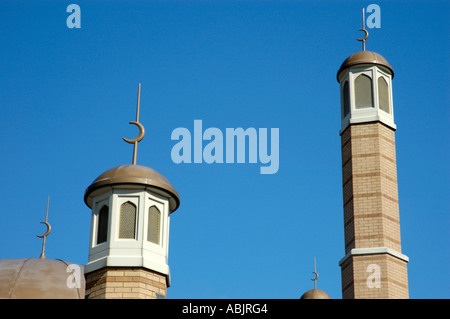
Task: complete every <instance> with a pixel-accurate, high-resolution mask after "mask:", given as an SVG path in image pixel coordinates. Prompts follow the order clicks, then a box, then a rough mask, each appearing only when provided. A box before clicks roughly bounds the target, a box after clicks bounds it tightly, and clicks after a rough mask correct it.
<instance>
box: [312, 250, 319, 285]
mask: <svg viewBox="0 0 450 319" xmlns="http://www.w3.org/2000/svg"><path fill="white" fill-rule="evenodd" d="M313 274H315V275H316V277H315V278H311V280H312V281H314V289H317V279H318V278H319V274H318V273H317V271H316V257H314V271H313Z"/></svg>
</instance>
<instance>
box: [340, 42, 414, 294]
mask: <svg viewBox="0 0 450 319" xmlns="http://www.w3.org/2000/svg"><path fill="white" fill-rule="evenodd" d="M393 76H394V72H393V69H392V67H391V66H390V65H389V64H388V62H387V61H386V60H385V59H384V58H383V57H382V56H381V55H379V54H377V53H375V52H369V51H361V52H357V53H355V54H353V55H351V56H350V57H349V58H347V59H346V60H345V61H344V63H343V64H342V66H341V68H340V69H339V71H338V75H337V77H338V81H339V83H340V88H341V121H342V122H341V123H342V128H341V132H340V135H341V149H342V183H343V205H344V228H345V256H344V257H343V258H342V260H341V261H340V262H339V264H340V266H341V273H342V296H343V298H344V299H346V298H371V299H372V298H408V276H407V262H408V257H407V256H405V255H403V254H402V253H401V241H400V220H399V204H398V190H397V168H396V152H395V130H396V126H395V124H394V113H393V103H392V102H393V100H392V78H393Z"/></svg>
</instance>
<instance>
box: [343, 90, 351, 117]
mask: <svg viewBox="0 0 450 319" xmlns="http://www.w3.org/2000/svg"><path fill="white" fill-rule="evenodd" d="M342 97H343V107H344V109H343V112H344V114H343V117H346V116H347V114H348V113H349V112H350V88H349V87H348V81H345V83H344V87H343V92H342Z"/></svg>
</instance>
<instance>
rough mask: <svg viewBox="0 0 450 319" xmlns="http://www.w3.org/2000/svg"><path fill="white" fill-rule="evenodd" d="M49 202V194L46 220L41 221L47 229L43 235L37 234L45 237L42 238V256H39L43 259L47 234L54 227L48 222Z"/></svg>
mask: <svg viewBox="0 0 450 319" xmlns="http://www.w3.org/2000/svg"><path fill="white" fill-rule="evenodd" d="M49 203H50V196H48V198H47V212H46V213H45V222H41V224H44V225H45V226H47V230H46V231H45V233H44V234H42V235H36V236H37V237H39V238H43V240H42V252H41V256H40V257H39V258H41V259H45V239H46V238H47V236H48V235H49V234H50V232H51V231H52V227H51V226H50V224H49V222H48V205H49Z"/></svg>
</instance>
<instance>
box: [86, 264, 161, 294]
mask: <svg viewBox="0 0 450 319" xmlns="http://www.w3.org/2000/svg"><path fill="white" fill-rule="evenodd" d="M166 280H167V279H166V276H165V275H162V274H159V273H157V272H154V271H151V270H149V269H145V268H130V267H106V268H102V269H99V270H97V271H94V272H91V273H89V274H86V296H87V298H88V299H156V298H157V294H159V295H161V296H163V297H165V296H166V291H167V281H166Z"/></svg>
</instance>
